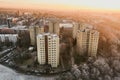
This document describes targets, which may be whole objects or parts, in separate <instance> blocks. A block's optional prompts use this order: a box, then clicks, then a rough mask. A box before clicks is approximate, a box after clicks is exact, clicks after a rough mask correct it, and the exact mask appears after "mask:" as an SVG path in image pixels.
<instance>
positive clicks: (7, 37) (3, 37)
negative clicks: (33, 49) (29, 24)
mask: <svg viewBox="0 0 120 80" xmlns="http://www.w3.org/2000/svg"><path fill="white" fill-rule="evenodd" d="M17 38H18V34H0V41H1V42H6V41H8V42H12V43H16V42H17Z"/></svg>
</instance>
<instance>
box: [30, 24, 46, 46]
mask: <svg viewBox="0 0 120 80" xmlns="http://www.w3.org/2000/svg"><path fill="white" fill-rule="evenodd" d="M29 31H30V40H31V45H36V36H37V35H38V34H41V33H44V27H39V26H36V27H30V28H29Z"/></svg>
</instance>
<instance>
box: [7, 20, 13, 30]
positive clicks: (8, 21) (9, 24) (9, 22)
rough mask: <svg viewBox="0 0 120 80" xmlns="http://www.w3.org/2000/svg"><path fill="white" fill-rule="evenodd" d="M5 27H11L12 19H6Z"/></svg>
mask: <svg viewBox="0 0 120 80" xmlns="http://www.w3.org/2000/svg"><path fill="white" fill-rule="evenodd" d="M7 25H8V27H9V28H11V26H12V18H8V19H7Z"/></svg>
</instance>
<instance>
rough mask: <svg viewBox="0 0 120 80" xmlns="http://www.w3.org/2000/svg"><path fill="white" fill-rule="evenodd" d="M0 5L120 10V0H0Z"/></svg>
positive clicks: (10, 6)
mask: <svg viewBox="0 0 120 80" xmlns="http://www.w3.org/2000/svg"><path fill="white" fill-rule="evenodd" d="M0 7H5V8H31V9H56V10H79V9H91V10H114V11H120V0H0Z"/></svg>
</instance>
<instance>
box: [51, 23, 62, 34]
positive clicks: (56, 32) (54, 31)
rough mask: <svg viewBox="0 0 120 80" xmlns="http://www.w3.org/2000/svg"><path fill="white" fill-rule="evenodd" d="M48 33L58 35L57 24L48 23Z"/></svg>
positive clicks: (58, 28)
mask: <svg viewBox="0 0 120 80" xmlns="http://www.w3.org/2000/svg"><path fill="white" fill-rule="evenodd" d="M49 32H50V33H55V34H57V35H59V32H60V26H59V22H49Z"/></svg>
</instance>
